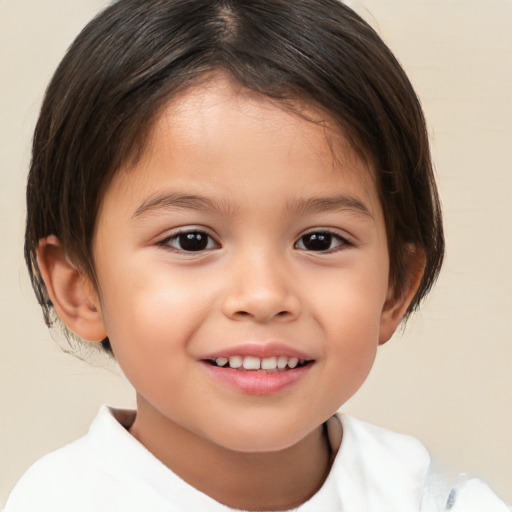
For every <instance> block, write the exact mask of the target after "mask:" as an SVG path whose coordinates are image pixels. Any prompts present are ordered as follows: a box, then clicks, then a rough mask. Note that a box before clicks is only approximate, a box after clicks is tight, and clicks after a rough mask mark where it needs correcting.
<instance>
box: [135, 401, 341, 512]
mask: <svg viewBox="0 0 512 512" xmlns="http://www.w3.org/2000/svg"><path fill="white" fill-rule="evenodd" d="M130 433H131V434H132V435H133V436H134V437H135V438H136V439H137V440H139V441H140V442H141V443H142V444H143V445H144V446H145V447H146V448H147V449H148V450H149V451H150V452H152V453H153V455H155V456H156V457H157V458H158V459H160V460H161V461H162V462H163V463H164V464H165V465H167V466H168V467H169V468H170V469H171V470H172V471H173V472H174V473H176V474H177V475H178V476H179V477H180V478H182V479H183V480H185V481H186V482H188V483H189V484H190V485H192V486H193V487H195V488H196V489H198V490H200V491H201V492H203V493H205V494H207V495H208V496H210V497H211V498H213V499H215V500H216V501H218V502H220V503H223V504H225V505H227V506H229V507H231V508H235V509H242V510H251V511H252V510H255V511H256V510H266V511H273V510H288V509H291V508H295V507H297V506H299V505H300V504H301V503H304V502H305V501H306V500H308V499H309V498H310V497H311V496H312V495H313V494H315V492H316V491H317V490H318V489H319V488H320V487H321V486H322V484H323V482H324V481H325V478H326V477H327V474H328V472H329V469H330V465H331V449H330V444H329V441H328V439H327V436H326V433H325V431H324V428H323V426H320V427H318V428H317V429H315V430H314V431H313V432H311V433H310V434H309V435H308V436H306V437H305V438H304V439H302V440H301V441H299V442H298V443H297V444H295V445H293V446H291V447H289V448H286V449H284V450H279V451H274V452H238V451H234V450H230V449H227V448H225V447H222V446H219V445H218V444H215V443H212V442H211V441H209V440H207V439H205V438H204V437H200V436H197V435H195V434H193V433H191V432H190V431H188V430H186V429H184V428H183V427H181V426H180V425H177V424H176V423H174V422H173V421H171V420H169V419H168V418H163V417H162V416H161V415H159V413H158V412H157V411H155V410H154V409H153V408H152V407H151V406H150V405H149V404H147V402H145V401H144V400H143V399H139V400H138V414H137V418H136V420H135V422H134V424H133V425H132V427H131V428H130Z"/></svg>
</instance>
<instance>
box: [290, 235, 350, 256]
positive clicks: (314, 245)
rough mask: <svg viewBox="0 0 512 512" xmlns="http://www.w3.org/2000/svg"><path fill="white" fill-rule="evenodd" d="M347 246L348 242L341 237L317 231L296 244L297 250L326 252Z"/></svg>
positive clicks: (300, 239)
mask: <svg viewBox="0 0 512 512" xmlns="http://www.w3.org/2000/svg"><path fill="white" fill-rule="evenodd" d="M347 244H348V242H347V241H346V240H345V239H344V238H343V237H341V236H339V235H335V234H334V233H329V232H327V231H315V232H313V233H308V234H307V235H303V236H301V237H300V238H299V239H298V240H297V242H296V243H295V248H297V249H301V250H303V251H315V252H326V251H332V250H333V249H337V248H338V247H340V246H341V245H347Z"/></svg>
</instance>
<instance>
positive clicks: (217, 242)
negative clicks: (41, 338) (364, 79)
mask: <svg viewBox="0 0 512 512" xmlns="http://www.w3.org/2000/svg"><path fill="white" fill-rule="evenodd" d="M302 108H303V110H304V113H305V114H307V116H309V117H310V118H311V117H313V118H316V119H318V120H321V119H322V116H321V114H320V113H319V112H316V111H315V110H314V109H312V108H309V107H305V106H304V107H302ZM324 125H325V123H324ZM184 195H186V196H192V195H193V196H201V198H203V199H202V200H201V201H197V200H194V201H190V200H183V196H184ZM178 196H179V197H180V198H181V199H180V200H179V201H177V200H176V198H177V197H178ZM325 199H329V201H325ZM317 200H320V201H317ZM313 201H316V202H313ZM315 205H316V206H315ZM183 230H184V231H187V232H198V231H200V232H202V233H204V234H205V235H208V236H209V238H207V240H208V243H207V246H206V248H205V250H200V251H193V252H191V251H188V252H187V251H184V250H183V248H182V246H181V245H180V239H179V238H178V237H177V236H176V233H177V231H183ZM326 232H328V233H330V235H327V242H328V243H327V248H326V250H311V247H312V245H311V244H310V242H311V239H310V236H309V235H310V234H311V233H326ZM385 233H386V230H385V224H384V216H383V212H382V209H381V206H380V204H379V200H378V195H377V191H376V188H375V184H374V182H373V179H372V172H371V169H368V167H367V165H366V164H365V163H363V162H362V161H361V159H360V158H359V157H358V156H357V155H356V153H355V152H354V151H353V150H352V148H351V147H350V145H349V144H348V143H347V142H346V140H345V139H344V138H343V137H342V136H341V134H339V133H335V132H332V131H329V130H328V129H327V128H325V127H322V126H320V125H319V124H316V123H311V122H309V121H306V120H305V119H304V118H302V117H301V116H298V115H296V114H293V113H290V112H287V111H286V110H284V109H283V108H281V107H280V106H279V105H277V104H275V103H272V102H271V101H270V100H269V99H268V98H265V97H262V96H260V95H257V94H255V93H252V92H249V91H247V90H245V89H243V88H241V87H240V86H237V85H235V84H233V83H231V82H230V81H229V80H227V79H225V78H223V77H216V78H212V79H211V80H210V81H209V82H207V83H206V84H204V85H202V86H198V87H195V88H193V89H191V90H189V91H187V92H186V93H184V94H183V95H181V96H180V97H179V98H175V99H174V100H173V101H172V102H170V103H169V104H168V105H167V107H166V109H165V110H164V111H163V113H162V114H161V116H160V117H159V119H158V120H157V122H156V124H155V126H154V129H153V132H152V134H151V137H150V143H149V145H148V147H147V150H146V152H145V154H144V155H143V156H142V158H141V159H140V160H139V161H138V162H137V163H136V165H133V166H131V167H125V168H124V169H122V170H121V171H120V172H118V173H117V174H116V176H115V177H114V179H113V181H112V183H111V184H110V186H109V188H108V190H107V191H106V194H105V197H104V199H103V202H102V206H101V209H100V212H99V217H98V222H97V226H96V232H95V235H94V260H95V268H96V272H97V286H95V285H93V284H92V283H91V282H90V281H89V280H88V279H87V278H86V277H84V276H82V275H81V274H80V273H79V272H78V271H77V270H76V269H75V268H74V267H73V266H72V265H71V264H70V263H69V261H67V259H66V258H65V251H64V249H63V248H62V247H61V246H60V244H59V242H58V240H57V239H56V238H55V237H49V238H48V239H46V240H45V241H43V242H42V244H41V246H40V249H39V263H40V267H41V269H42V273H43V276H44V278H45V281H46V283H47V286H48V290H49V293H50V296H51V297H52V300H53V302H54V305H55V307H56V309H57V312H58V314H59V316H60V317H61V319H63V321H64V322H65V323H66V324H67V325H68V327H69V328H70V329H71V330H73V331H74V332H76V333H77V334H79V335H80V336H82V337H83V338H85V339H90V340H99V339H102V338H103V337H104V336H105V335H108V337H109V339H110V342H111V344H112V347H113V350H114V353H115V356H116V358H117V360H118V362H119V364H120V366H121V368H122V369H123V371H124V372H125V374H126V376H127V377H128V379H129V380H130V381H131V383H132V384H133V386H134V387H135V389H136V391H137V402H138V413H137V417H136V420H135V423H134V424H133V426H132V427H131V430H130V431H131V433H132V435H133V436H134V437H135V438H137V439H138V440H139V441H140V442H141V443H142V444H144V445H145V446H146V447H147V448H148V449H149V450H150V451H151V452H152V453H153V454H154V455H155V456H156V457H158V458H159V459H160V460H161V461H162V462H164V463H165V464H166V465H168V466H169V467H170V468H172V469H173V471H175V472H176V473H177V474H178V475H180V476H181V477H182V478H183V479H185V480H186V481H188V482H189V483H191V484H192V485H194V486H195V487H197V488H198V489H200V490H201V491H203V492H205V493H206V494H208V495H210V496H211V497H213V498H214V499H216V500H218V501H220V502H222V503H225V504H227V505H229V506H231V507H235V508H242V509H248V510H283V509H287V508H291V507H294V506H297V505H298V504H300V503H302V502H304V501H305V500H306V499H308V498H309V497H310V496H311V495H313V494H314V493H315V492H316V491H317V490H318V488H319V487H320V486H321V485H322V483H323V481H324V480H325V477H326V475H327V473H328V471H329V464H330V461H329V451H328V447H327V444H326V440H325V439H324V437H323V435H322V423H323V422H324V421H326V420H327V419H328V418H329V417H330V416H331V415H332V414H334V413H335V412H336V410H337V409H338V408H339V407H340V406H341V405H342V404H343V403H344V402H345V401H346V400H347V399H348V398H350V397H351V396H352V395H353V394H354V393H355V392H356V391H357V389H359V387H360V386H361V384H362V383H363V382H364V380H365V379H366V377H367V375H368V373H369V371H370V369H371V367H372V364H373V361H374V358H375V355H376V351H377V347H378V345H379V344H381V343H384V342H385V341H387V340H388V339H389V337H390V336H391V335H392V333H393V332H394V330H395V329H396V327H397V325H398V323H399V322H400V319H401V317H402V315H403V313H404V312H405V309H406V308H407V305H408V303H409V300H410V298H411V297H412V296H413V294H414V290H415V286H411V289H410V290H409V291H408V293H407V294H406V295H404V296H403V297H401V298H399V299H396V298H394V294H393V293H392V289H391V288H390V285H389V257H388V247H387V241H386V234H385ZM173 237H174V238H173ZM413 281H414V280H413ZM414 282H416V281H414ZM249 342H250V343H255V344H260V345H266V344H268V343H270V342H278V343H281V344H284V345H285V346H287V347H292V348H293V349H296V350H300V351H301V352H303V353H305V354H307V356H308V359H310V360H311V361H312V363H311V364H310V365H309V367H308V369H307V371H306V372H304V374H303V375H302V377H301V378H300V379H298V380H297V381H295V382H293V384H291V385H289V386H287V387H285V388H284V389H282V390H279V391H277V392H275V393H270V394H257V393H256V394H254V393H247V392H243V391H241V390H239V389H237V388H234V387H233V386H230V385H228V384H226V383H224V382H220V381H219V380H217V379H215V378H213V377H212V376H211V374H210V373H209V372H208V371H207V370H206V368H205V364H204V363H203V362H202V359H204V357H205V355H206V354H210V353H212V352H216V353H222V352H223V351H227V350H229V349H230V348H232V347H234V346H238V345H240V344H244V343H249ZM276 355H279V354H276ZM212 475H215V478H212Z"/></svg>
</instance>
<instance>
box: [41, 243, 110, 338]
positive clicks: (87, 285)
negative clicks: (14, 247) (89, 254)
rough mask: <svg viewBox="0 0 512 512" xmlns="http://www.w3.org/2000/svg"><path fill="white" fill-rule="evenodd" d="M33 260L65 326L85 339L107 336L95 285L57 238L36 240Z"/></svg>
mask: <svg viewBox="0 0 512 512" xmlns="http://www.w3.org/2000/svg"><path fill="white" fill-rule="evenodd" d="M36 252H37V263H38V265H39V269H40V271H41V275H42V277H43V280H44V283H45V285H46V289H47V290H48V295H49V297H50V299H51V301H52V303H53V307H54V308H55V311H56V313H57V315H58V316H59V318H60V319H61V320H62V322H63V323H64V324H65V325H66V327H67V328H68V329H69V330H70V331H72V332H73V333H75V334H76V335H77V336H80V338H82V339H84V340H87V341H101V340H103V339H105V338H106V337H107V334H106V331H105V326H104V324H103V317H102V314H101V309H100V303H99V298H98V294H97V293H96V290H95V287H94V286H93V284H92V283H91V281H90V279H88V278H87V277H86V276H85V275H83V273H81V272H80V271H79V270H78V269H77V268H76V267H75V266H74V265H73V264H72V263H71V261H70V260H69V259H68V257H67V255H66V252H65V250H64V248H63V247H62V244H61V243H60V241H59V239H58V238H57V237H56V236H54V235H51V236H49V237H47V238H43V239H41V240H40V241H39V246H38V248H37V251H36Z"/></svg>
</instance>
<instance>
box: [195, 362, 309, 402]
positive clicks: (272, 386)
mask: <svg viewBox="0 0 512 512" xmlns="http://www.w3.org/2000/svg"><path fill="white" fill-rule="evenodd" d="M201 362H202V364H203V366H204V367H205V369H206V371H207V372H208V373H209V374H210V375H211V376H212V377H213V378H215V379H216V380H219V381H221V382H224V383H226V384H228V385H229V386H231V387H233V388H235V389H237V390H238V391H241V392H242V393H247V394H249V395H272V394H274V393H278V392H279V391H282V390H284V389H286V388H288V387H289V386H291V385H293V384H294V383H296V382H297V381H299V380H300V379H302V378H303V377H304V376H305V375H306V374H307V372H308V371H309V370H310V368H311V366H313V365H312V363H310V364H307V365H305V366H300V367H298V368H294V369H292V370H284V371H282V372H277V373H267V372H261V371H255V370H253V371H251V370H234V369H233V368H225V367H222V368H221V367H220V366H214V365H211V364H209V363H206V362H204V361H201Z"/></svg>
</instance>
